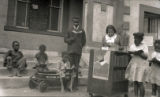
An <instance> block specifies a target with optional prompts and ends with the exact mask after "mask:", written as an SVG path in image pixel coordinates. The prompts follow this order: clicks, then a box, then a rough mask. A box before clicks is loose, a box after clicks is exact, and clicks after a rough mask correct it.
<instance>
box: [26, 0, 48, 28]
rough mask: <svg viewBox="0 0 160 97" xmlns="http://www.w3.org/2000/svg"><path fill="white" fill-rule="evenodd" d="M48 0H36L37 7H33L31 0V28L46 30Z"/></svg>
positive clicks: (33, 0) (33, 2) (33, 1)
mask: <svg viewBox="0 0 160 97" xmlns="http://www.w3.org/2000/svg"><path fill="white" fill-rule="evenodd" d="M49 3H50V0H36V4H37V5H38V9H34V8H33V4H35V0H31V7H30V11H29V28H30V29H33V30H47V29H48V20H49Z"/></svg>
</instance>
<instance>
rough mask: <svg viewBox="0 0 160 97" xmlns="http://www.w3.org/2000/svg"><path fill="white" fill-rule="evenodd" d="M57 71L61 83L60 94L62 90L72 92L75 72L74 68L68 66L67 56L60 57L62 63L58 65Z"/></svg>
mask: <svg viewBox="0 0 160 97" xmlns="http://www.w3.org/2000/svg"><path fill="white" fill-rule="evenodd" d="M58 69H59V74H60V81H61V92H63V91H64V89H68V90H69V91H72V88H73V83H74V78H75V71H74V66H71V64H70V60H69V56H68V55H64V56H62V61H60V62H59V63H58Z"/></svg>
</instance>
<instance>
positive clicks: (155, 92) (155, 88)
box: [152, 84, 157, 97]
mask: <svg viewBox="0 0 160 97" xmlns="http://www.w3.org/2000/svg"><path fill="white" fill-rule="evenodd" d="M156 94H157V85H156V84H152V96H153V97H155V96H156Z"/></svg>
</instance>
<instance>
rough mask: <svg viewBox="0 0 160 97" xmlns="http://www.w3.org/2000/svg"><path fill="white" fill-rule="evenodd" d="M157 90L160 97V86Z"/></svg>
mask: <svg viewBox="0 0 160 97" xmlns="http://www.w3.org/2000/svg"><path fill="white" fill-rule="evenodd" d="M157 90H158V97H160V86H157Z"/></svg>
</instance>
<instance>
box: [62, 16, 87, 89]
mask: <svg viewBox="0 0 160 97" xmlns="http://www.w3.org/2000/svg"><path fill="white" fill-rule="evenodd" d="M72 22H73V27H72V28H71V30H69V31H68V32H67V33H66V35H65V37H64V41H65V43H67V45H68V53H69V55H70V57H71V60H70V61H71V65H74V66H75V72H76V77H75V82H74V84H73V89H78V88H77V87H78V73H79V72H78V69H79V62H80V59H81V55H82V48H83V47H84V45H85V44H86V35H85V31H84V30H83V29H82V28H80V25H79V18H77V17H74V18H73V19H72Z"/></svg>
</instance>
